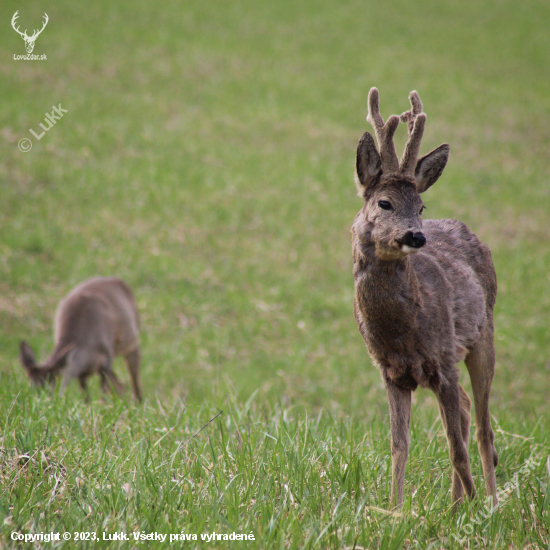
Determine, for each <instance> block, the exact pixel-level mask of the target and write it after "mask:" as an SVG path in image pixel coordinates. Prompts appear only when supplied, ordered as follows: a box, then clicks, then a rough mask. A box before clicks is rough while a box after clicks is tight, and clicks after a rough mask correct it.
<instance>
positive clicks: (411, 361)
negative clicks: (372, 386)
mask: <svg viewBox="0 0 550 550" xmlns="http://www.w3.org/2000/svg"><path fill="white" fill-rule="evenodd" d="M409 99H410V102H411V110H410V111H407V112H406V113H403V114H402V115H401V117H398V116H396V115H393V116H391V117H390V118H389V119H388V120H387V122H386V123H385V124H384V120H383V119H382V117H381V115H380V112H379V105H378V90H377V89H376V88H372V89H371V90H370V93H369V98H368V116H367V121H368V122H369V123H370V124H371V125H372V126H373V128H374V132H375V135H376V139H377V141H378V147H379V150H380V153H379V152H378V150H377V149H376V146H375V144H374V140H373V138H372V136H371V135H370V134H369V133H368V132H365V133H364V134H363V137H362V138H361V139H360V140H359V145H358V147H357V160H356V178H355V180H356V185H357V189H358V191H359V196H361V197H362V198H363V199H364V202H365V204H364V206H363V208H362V209H361V211H360V212H359V214H358V215H357V217H356V218H355V222H354V224H353V227H352V235H353V275H354V279H355V299H354V311H355V318H356V321H357V325H358V327H359V330H360V332H361V334H362V336H363V339H364V340H365V343H366V345H367V348H368V350H369V353H370V355H371V357H372V359H373V361H374V363H375V364H376V365H377V366H378V368H379V369H380V372H381V374H382V379H383V381H384V384H385V387H386V391H387V395H388V400H389V409H390V426H391V457H392V488H391V501H392V506H393V505H395V503H396V501H397V505H398V506H399V507H401V506H402V504H403V485H404V480H405V465H406V461H407V456H408V451H409V440H410V438H409V426H410V418H411V392H412V391H414V390H415V389H416V388H417V387H418V386H421V387H423V388H430V389H431V390H432V391H433V392H434V393H435V395H436V396H437V400H438V403H439V411H440V414H441V420H442V423H443V426H444V428H445V431H446V435H447V440H448V443H449V450H450V459H451V463H452V466H453V481H452V490H451V497H452V501H453V502H454V503H457V502H458V501H460V500H461V499H462V496H463V493H464V491H465V492H466V494H467V495H468V497H470V498H473V497H474V496H475V487H474V481H473V479H472V475H471V473H470V462H469V459H468V436H469V430H470V399H469V398H468V395H467V394H466V392H465V391H464V389H463V388H462V387H461V386H460V385H459V384H458V372H457V370H456V368H455V363H457V362H459V361H462V360H463V359H464V360H465V363H466V367H467V368H468V372H469V374H470V380H471V382H472V390H473V394H474V402H475V413H476V439H477V445H478V448H479V452H480V454H481V460H482V464H483V474H484V477H485V485H486V488H487V492H488V493H490V494H491V495H492V497H493V502H494V503H495V504H496V502H497V499H496V479H495V466H496V465H497V464H498V455H497V453H496V451H495V447H494V433H493V429H492V428H491V420H490V415H489V391H490V389H491V382H492V380H493V373H494V365H495V350H494V344H493V307H494V305H495V300H496V292H497V282H496V275H495V270H494V267H493V262H492V260H491V253H490V251H489V249H488V248H487V247H486V246H485V245H484V244H482V243H481V242H480V241H479V240H478V238H477V237H476V236H475V235H474V234H473V233H471V232H470V231H469V230H468V228H467V227H466V226H465V225H464V224H463V223H461V222H458V221H456V220H424V221H422V211H423V210H424V205H423V202H422V199H421V197H420V195H421V193H424V191H426V190H427V189H429V188H430V187H431V186H432V185H433V184H434V183H435V182H436V181H437V180H438V178H439V176H441V173H442V172H443V169H444V168H445V165H446V164H447V159H448V158H449V145H447V144H446V143H445V144H443V145H440V146H439V147H438V148H437V149H434V150H433V151H431V152H430V153H428V154H427V155H425V156H423V157H422V158H420V159H418V153H419V150H420V141H421V139H422V134H423V132H424V125H425V122H426V115H425V114H424V113H422V103H421V101H420V98H419V97H418V94H417V93H416V92H411V94H410V96H409ZM400 120H401V121H402V122H404V123H406V124H407V125H408V134H409V139H408V142H407V144H406V146H405V152H404V154H403V157H402V158H401V161H399V160H398V158H397V155H396V153H395V146H394V143H393V135H394V133H395V130H396V129H397V127H398V125H399V122H400Z"/></svg>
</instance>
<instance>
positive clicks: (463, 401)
mask: <svg viewBox="0 0 550 550" xmlns="http://www.w3.org/2000/svg"><path fill="white" fill-rule="evenodd" d="M458 390H459V393H460V397H459V399H460V430H461V433H462V439H463V441H464V445H465V446H466V449H468V440H469V439H470V409H471V401H470V398H469V397H468V394H467V393H466V392H465V391H464V388H463V387H462V386H461V385H459V386H458ZM439 414H440V416H441V422H442V424H443V428H444V429H445V432H447V424H446V421H445V413H444V411H443V408H442V407H441V404H440V405H439ZM463 495H464V487H463V486H462V481H461V480H460V476H459V475H458V472H457V471H456V470H455V469H454V468H453V484H452V489H451V499H452V501H453V503H457V504H458V503H459V502H460V501H461V500H462V497H463Z"/></svg>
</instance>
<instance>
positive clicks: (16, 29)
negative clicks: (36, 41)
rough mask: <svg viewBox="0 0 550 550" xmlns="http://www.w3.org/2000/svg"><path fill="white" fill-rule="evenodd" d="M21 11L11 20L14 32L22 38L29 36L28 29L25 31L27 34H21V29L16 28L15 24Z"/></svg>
mask: <svg viewBox="0 0 550 550" xmlns="http://www.w3.org/2000/svg"><path fill="white" fill-rule="evenodd" d="M18 14H19V10H17V11H16V12H15V13H14V14H13V17H12V18H11V26H12V27H13V30H14V31H15V32H18V33H19V34H20V35H21V36H27V29H25V32H24V33H23V32H21V31H20V30H19V27H16V26H15V23H16V22H17V18H18V17H19V15H18Z"/></svg>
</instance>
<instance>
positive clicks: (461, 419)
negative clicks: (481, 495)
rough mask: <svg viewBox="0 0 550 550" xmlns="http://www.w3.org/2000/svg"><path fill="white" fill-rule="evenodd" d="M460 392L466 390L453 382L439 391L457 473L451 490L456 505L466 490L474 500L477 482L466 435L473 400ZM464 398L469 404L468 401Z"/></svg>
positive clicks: (448, 382) (442, 386)
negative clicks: (471, 470) (472, 471)
mask: <svg viewBox="0 0 550 550" xmlns="http://www.w3.org/2000/svg"><path fill="white" fill-rule="evenodd" d="M460 390H462V388H460V386H459V385H458V382H457V381H456V380H453V379H451V380H447V381H445V382H444V383H442V384H441V385H440V386H439V388H438V389H437V391H436V395H437V399H438V401H439V410H440V412H441V419H442V421H443V426H444V427H445V431H446V433H447V441H448V443H449V456H450V459H451V464H452V465H453V470H454V472H453V485H452V490H451V498H452V500H453V502H456V501H458V500H459V499H460V498H461V497H462V494H463V491H466V494H467V496H468V497H469V498H473V497H474V496H475V494H476V489H475V486H474V480H473V478H472V474H471V472H470V461H469V459H468V447H467V440H465V438H464V436H463V433H464V431H465V428H466V427H467V428H468V430H469V425H470V420H469V416H470V414H469V410H468V411H467V410H466V409H467V404H466V403H469V402H470V399H469V398H468V396H467V395H466V392H465V391H464V390H462V392H461V391H460ZM464 398H466V399H467V400H468V401H467V402H466V400H465V399H464ZM466 413H467V414H466ZM455 474H456V476H455ZM455 480H456V481H455ZM459 482H461V485H462V489H459V488H458V483H459Z"/></svg>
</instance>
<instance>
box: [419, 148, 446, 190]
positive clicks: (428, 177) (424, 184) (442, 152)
mask: <svg viewBox="0 0 550 550" xmlns="http://www.w3.org/2000/svg"><path fill="white" fill-rule="evenodd" d="M450 151H451V148H450V147H449V145H448V144H447V143H444V144H443V145H440V146H439V147H438V148H437V149H434V150H433V151H430V152H429V153H428V154H427V155H424V156H423V157H422V158H421V159H419V160H418V162H417V163H416V169H415V171H414V176H415V178H416V189H417V191H418V192H419V193H424V191H426V190H427V189H429V188H430V187H431V186H432V185H433V184H434V183H435V182H436V181H437V180H438V179H439V176H441V174H442V173H443V169H444V168H445V165H446V164H447V161H448V160H449V153H450Z"/></svg>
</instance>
